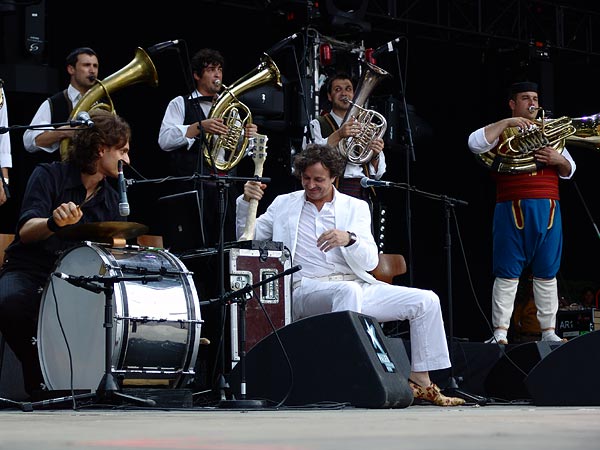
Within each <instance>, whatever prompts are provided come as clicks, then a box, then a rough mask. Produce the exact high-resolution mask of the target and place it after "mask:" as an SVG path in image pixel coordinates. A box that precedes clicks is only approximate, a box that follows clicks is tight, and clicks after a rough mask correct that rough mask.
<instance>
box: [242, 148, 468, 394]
mask: <svg viewBox="0 0 600 450" xmlns="http://www.w3.org/2000/svg"><path fill="white" fill-rule="evenodd" d="M345 165H346V161H345V160H344V159H343V157H342V156H341V155H340V154H339V152H337V150H334V149H333V148H332V147H329V146H327V145H318V144H310V145H308V146H307V147H306V148H305V149H304V150H303V151H302V152H301V153H299V154H298V155H297V156H296V158H295V159H294V173H295V175H296V176H297V177H298V178H299V179H300V181H301V183H302V187H303V190H300V191H296V192H291V193H289V194H284V195H280V196H278V197H276V198H275V200H274V201H273V203H272V204H271V205H270V206H269V207H268V208H267V210H266V211H265V213H264V214H262V215H261V216H260V217H258V218H257V219H256V220H255V224H254V232H255V239H257V240H266V239H272V240H274V241H278V242H283V244H284V245H285V246H286V247H287V248H288V249H289V250H290V252H291V255H292V260H293V262H294V264H295V265H296V264H299V265H301V266H302V269H301V270H300V271H298V272H297V273H296V274H295V275H296V276H295V278H294V281H293V297H294V308H293V309H294V310H293V319H294V320H297V319H301V318H303V317H308V316H312V315H315V314H323V313H328V312H336V311H348V310H349V311H356V312H358V313H362V314H366V315H369V316H373V317H375V319H377V320H378V321H379V322H388V321H394V320H409V322H410V340H411V357H412V361H411V373H410V378H409V384H410V386H411V388H412V389H413V394H414V396H415V399H421V400H426V401H429V402H431V403H434V404H436V405H439V406H457V405H462V404H463V403H464V402H465V401H464V400H463V399H462V398H455V397H447V396H445V395H443V394H442V393H441V391H440V389H439V387H438V386H436V385H435V384H434V383H432V382H431V379H430V378H429V371H431V370H438V369H445V368H448V367H450V358H449V356H448V346H447V343H446V337H445V332H444V323H443V319H442V313H441V307H440V301H439V298H438V296H437V295H436V294H435V293H434V292H432V291H428V290H422V289H416V288H411V287H406V286H396V285H391V284H388V283H384V282H381V281H378V280H376V279H375V278H374V277H373V276H372V275H371V274H370V273H369V271H371V270H373V269H375V267H376V266H377V263H378V256H377V245H376V244H375V240H374V238H373V235H372V234H371V214H370V211H369V206H368V204H367V202H365V201H364V200H360V199H357V198H354V197H351V196H349V195H346V194H343V193H341V192H339V191H338V190H337V189H336V188H335V187H334V183H335V180H336V178H337V177H339V176H342V175H343V173H344V167H345ZM265 188H266V186H265V185H264V184H261V183H259V182H255V181H249V182H247V183H246V184H245V185H244V194H243V195H242V196H240V197H238V199H237V202H236V208H237V212H236V216H237V234H238V237H239V236H241V234H242V232H243V231H244V228H245V224H246V219H247V218H248V209H249V205H250V201H251V200H253V199H254V200H260V199H261V198H262V196H263V189H265ZM251 220H253V219H252V218H251Z"/></svg>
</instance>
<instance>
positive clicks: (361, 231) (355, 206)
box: [236, 188, 381, 283]
mask: <svg viewBox="0 0 600 450" xmlns="http://www.w3.org/2000/svg"><path fill="white" fill-rule="evenodd" d="M334 189H335V188H334ZM304 201H305V194H304V190H300V191H295V192H291V193H289V194H283V195H279V196H277V197H276V198H275V200H273V202H272V203H271V205H269V207H268V208H267V210H266V211H265V212H264V214H262V215H261V216H259V217H258V218H256V223H255V228H254V229H255V236H254V238H255V239H256V240H273V241H275V242H283V245H284V246H285V247H287V248H288V249H289V250H290V252H291V254H292V261H293V260H294V255H295V254H296V244H297V238H298V223H299V222H300V213H301V212H302V207H303V206H304ZM248 207H249V203H248V202H246V201H244V199H243V196H239V197H238V198H237V201H236V228H237V236H238V238H239V237H240V236H241V235H242V233H243V231H244V226H245V224H246V218H247V215H248ZM334 211H335V227H336V228H337V229H340V230H347V231H352V232H354V233H356V236H357V238H358V239H357V242H356V243H355V244H353V245H351V246H350V247H341V251H342V255H343V256H344V259H345V260H346V262H347V263H348V265H349V266H350V268H351V269H352V271H353V272H354V273H355V274H356V275H357V276H358V277H360V278H361V279H362V280H364V281H366V282H369V283H381V282H380V281H378V280H376V279H375V278H374V277H373V276H372V275H371V274H370V273H368V271H370V270H373V269H375V267H376V266H377V264H378V262H379V258H378V255H377V244H376V243H375V239H374V238H373V234H372V233H371V212H370V210H369V205H368V204H367V202H365V201H364V200H360V199H357V198H354V197H351V196H349V195H346V194H343V193H341V192H339V191H337V190H335V197H334Z"/></svg>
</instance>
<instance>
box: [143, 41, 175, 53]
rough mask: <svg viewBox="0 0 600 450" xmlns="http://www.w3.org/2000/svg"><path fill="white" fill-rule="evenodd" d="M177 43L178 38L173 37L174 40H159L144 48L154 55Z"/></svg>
mask: <svg viewBox="0 0 600 450" xmlns="http://www.w3.org/2000/svg"><path fill="white" fill-rule="evenodd" d="M177 45H179V40H178V39H175V40H174V41H165V42H161V43H159V44H155V45H153V46H151V47H148V48H147V49H146V50H147V51H148V53H149V54H150V55H156V54H157V53H160V52H162V51H164V50H167V49H169V48H171V47H175V46H177Z"/></svg>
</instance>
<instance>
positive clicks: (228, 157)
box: [203, 54, 282, 171]
mask: <svg viewBox="0 0 600 450" xmlns="http://www.w3.org/2000/svg"><path fill="white" fill-rule="evenodd" d="M271 81H273V82H275V84H276V85H277V86H278V87H280V88H281V86H282V84H281V75H280V73H279V69H278V68H277V65H276V64H275V62H273V60H272V59H271V57H270V56H269V55H267V54H265V55H264V56H263V57H262V58H261V62H260V64H259V65H258V67H256V68H255V69H254V70H252V71H251V72H249V73H248V74H246V75H244V76H243V77H242V78H240V79H239V80H237V81H236V82H234V83H233V84H232V85H230V86H229V87H227V86H225V85H223V89H224V90H223V92H222V93H221V94H219V97H218V98H217V100H216V102H215V103H213V105H212V107H211V108H210V112H209V113H208V117H209V118H211V119H212V118H222V119H223V123H224V124H225V125H227V126H228V127H229V132H228V133H227V134H225V135H217V134H212V133H206V144H205V145H204V146H203V152H204V157H205V159H206V161H207V162H208V164H209V165H210V166H213V164H214V167H215V168H216V169H218V170H222V171H229V170H231V169H232V168H233V167H235V166H236V165H237V164H238V163H239V162H240V161H241V159H242V158H243V157H244V155H245V154H246V148H247V147H248V142H249V139H248V137H247V136H244V126H245V125H246V124H247V123H252V113H251V112H250V109H249V108H248V107H247V106H246V105H245V104H244V103H242V102H241V101H239V100H238V96H240V95H242V94H243V93H245V92H246V91H249V90H251V89H253V88H255V87H258V86H261V85H263V84H265V83H268V82H271Z"/></svg>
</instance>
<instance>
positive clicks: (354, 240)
mask: <svg viewBox="0 0 600 450" xmlns="http://www.w3.org/2000/svg"><path fill="white" fill-rule="evenodd" d="M346 233H348V236H349V237H350V241H349V242H348V243H347V244H346V245H344V247H350V246H351V245H352V244H354V243H355V242H356V234H354V233H353V232H352V231H346Z"/></svg>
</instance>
